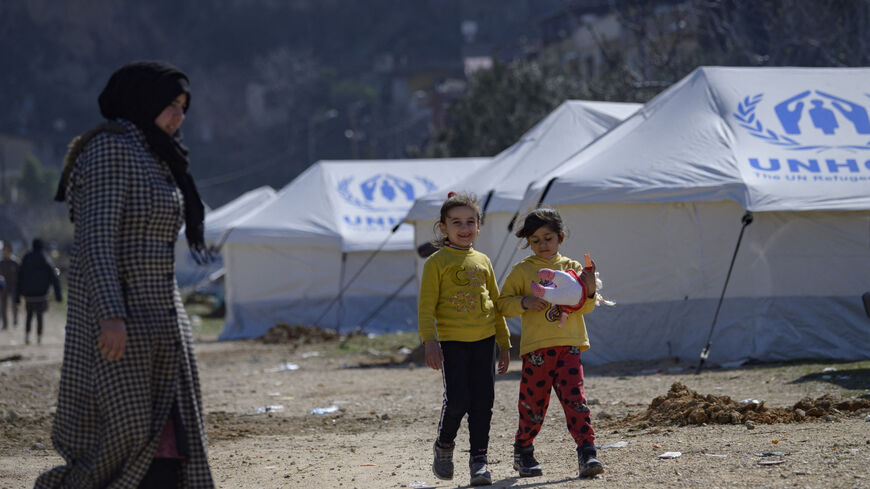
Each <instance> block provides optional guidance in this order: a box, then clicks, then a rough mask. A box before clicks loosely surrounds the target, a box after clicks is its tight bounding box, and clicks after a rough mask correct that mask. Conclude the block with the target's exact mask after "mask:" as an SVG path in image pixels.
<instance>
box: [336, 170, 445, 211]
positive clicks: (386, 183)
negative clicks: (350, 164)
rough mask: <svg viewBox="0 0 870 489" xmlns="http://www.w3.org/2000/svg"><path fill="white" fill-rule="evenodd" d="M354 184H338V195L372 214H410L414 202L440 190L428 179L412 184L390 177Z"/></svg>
mask: <svg viewBox="0 0 870 489" xmlns="http://www.w3.org/2000/svg"><path fill="white" fill-rule="evenodd" d="M354 180H355V177H347V178H343V179H342V180H341V181H340V182H339V183H338V194H339V195H341V197H342V198H343V199H344V200H346V201H347V202H348V203H350V204H353V205H355V206H357V207H360V208H363V209H367V210H370V211H391V210H406V209H407V208H408V207H409V205H410V204H411V203H413V202H414V199H416V198H417V197H419V196H420V195H423V194H425V193H428V192H430V191H432V190H435V189H436V188H437V186H436V185H435V184H434V183H433V182H432V181H431V180H429V179H428V178H425V177H419V176H418V177H413V179H411V180H409V179H405V178H401V177H397V176H395V175H390V174H388V173H378V174H377V175H374V176H371V177H369V178H366V179H365V180H362V181H360V182H354Z"/></svg>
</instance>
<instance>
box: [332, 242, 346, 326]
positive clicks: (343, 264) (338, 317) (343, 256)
mask: <svg viewBox="0 0 870 489" xmlns="http://www.w3.org/2000/svg"><path fill="white" fill-rule="evenodd" d="M345 271H347V253H346V252H342V253H341V271H339V273H338V283H339V286H341V285H342V284H344V272H345ZM341 298H342V293H341V292H339V293H338V312H337V313H336V315H335V331H336V332H341V309H342V307H341V306H342V300H341Z"/></svg>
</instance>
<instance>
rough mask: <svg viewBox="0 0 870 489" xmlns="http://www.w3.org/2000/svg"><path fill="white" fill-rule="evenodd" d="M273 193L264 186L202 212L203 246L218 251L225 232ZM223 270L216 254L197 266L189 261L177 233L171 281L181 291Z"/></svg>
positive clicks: (184, 241) (266, 200) (193, 286)
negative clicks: (208, 260) (207, 261)
mask: <svg viewBox="0 0 870 489" xmlns="http://www.w3.org/2000/svg"><path fill="white" fill-rule="evenodd" d="M275 195H276V192H275V189H273V188H272V187H270V186H268V185H264V186H262V187H258V188H255V189H253V190H249V191H247V192H245V193H243V194H242V195H240V196H238V197H236V198H235V199H233V200H231V201H229V202H227V203H226V204H224V205H222V206H220V207H218V208H217V209H214V210H210V211H207V212H206V215H205V222H204V226H205V232H204V237H205V243H206V246H208V247H210V248H219V247H220V244H221V241H222V239H223V237H224V235H225V233H226V232H227V230H228V229H230V228H232V226H233V224H234V223H235V222H236V221H239V220H240V219H242V218H244V217H245V216H246V215H248V214H250V213H252V212H255V211H256V210H257V209H258V208H260V207H261V206H263V205H264V204H266V203H267V202H269V201H270V200H272V199H274V198H275ZM221 268H223V262H222V260H221V259H220V255H219V254H214V256H213V261H212V262H210V263H208V264H203V265H200V264H198V263H196V262H195V261H194V260H193V257H192V256H191V254H190V250H189V249H188V247H187V239H185V237H184V229H182V230H181V233H179V237H178V241H177V242H176V244H175V278H176V280H177V281H178V286H179V287H180V288H181V289H182V291H187V290H192V289H194V288H196V287H197V286H198V285H200V284H202V283H203V282H208V279H209V277H211V276H214V274H215V273H216V272H219V270H220V269H221Z"/></svg>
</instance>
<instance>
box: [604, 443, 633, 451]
mask: <svg viewBox="0 0 870 489" xmlns="http://www.w3.org/2000/svg"><path fill="white" fill-rule="evenodd" d="M627 446H628V442H627V441H618V442H616V443H611V444H610V445H604V446H603V447H598V448H599V449H600V450H604V449H605V448H622V447H627Z"/></svg>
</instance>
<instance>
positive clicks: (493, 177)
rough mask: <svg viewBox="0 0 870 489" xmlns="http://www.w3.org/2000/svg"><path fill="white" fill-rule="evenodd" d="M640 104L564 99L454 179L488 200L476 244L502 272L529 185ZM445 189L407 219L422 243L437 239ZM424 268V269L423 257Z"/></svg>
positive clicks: (424, 201)
mask: <svg viewBox="0 0 870 489" xmlns="http://www.w3.org/2000/svg"><path fill="white" fill-rule="evenodd" d="M640 107H641V104H632V103H621V102H595V101H586V100H568V101H566V102H563V103H562V104H561V105H559V106H558V107H557V108H556V109H554V110H553V112H551V113H550V114H549V115H547V117H545V118H544V119H542V120H541V121H540V122H538V123H537V124H536V125H535V126H534V127H533V128H531V129H529V131H528V132H526V133H525V134H524V135H523V136H522V137H521V138H520V140H519V141H517V142H516V143H514V144H513V145H512V146H510V147H509V148H507V149H505V150H504V151H502V152H501V153H499V154H498V155H496V156H495V157H493V159H492V161H491V162H490V163H489V164H487V165H484V166H483V167H482V168H480V169H478V170H477V171H469V172H467V173H466V174H465V175H464V176H463V177H462V178H460V179H459V180H458V181H457V182H456V183H455V184H454V188H453V190H457V191H465V192H472V193H474V194H475V195H477V196H478V198H479V199H480V200H481V204H482V205H485V222H484V226H483V227H482V228H481V233H480V236H479V237H478V238H477V240H475V243H474V246H475V248H476V249H478V250H480V251H482V252H484V253H486V254H487V255H488V256H489V257H490V259H491V260H492V261H493V268H494V269H495V271H496V274H497V275H501V274H503V272H504V270H505V269H506V268H507V267H508V266H509V265H510V264H509V263H508V257H509V255H510V250H504V249H503V244H504V243H505V242H506V238H507V237H508V234H509V233H508V229H507V227H508V224H509V223H510V221H511V219H513V217H514V215H515V214H516V213H517V211H519V210H520V205H521V203H522V200H523V196H524V194H525V192H526V190H527V189H528V186H529V184H530V183H531V182H533V181H534V180H535V179H537V178H540V177H541V176H542V175H544V174H546V173H547V172H549V171H550V170H552V169H553V168H555V167H556V166H558V164H559V163H561V162H562V161H564V160H565V159H566V158H568V157H569V156H571V155H572V154H574V153H576V152H577V151H579V150H580V149H582V148H583V147H585V146H586V145H588V144H589V143H591V142H592V141H594V140H595V139H596V138H597V137H599V136H601V135H602V134H604V133H605V132H607V131H609V130H610V129H611V128H612V127H614V126H616V125H617V124H619V123H620V122H621V121H622V120H623V119H625V118H627V117H628V116H630V115H631V114H633V113H634V112H636V111H637V110H638V109H639V108H640ZM442 194H443V192H434V193H429V194H427V195H424V196H421V197H420V198H418V199H417V200H416V201H415V202H414V205H413V207H412V208H411V210H410V211H409V212H408V215H407V216H406V217H405V221H406V222H409V223H413V224H414V227H415V240H416V242H417V244H418V245H420V244H422V243H424V242H425V241H427V240H430V239H432V224H433V222H434V221H435V220H437V219H438V212H439V209H440V207H441V203H442V202H443V201H444V198H445V196H444V195H442ZM511 243H513V241H511ZM500 250H501V251H502V252H503V253H499V251H500ZM505 251H506V252H505ZM419 267H420V269H421V270H422V260H421V262H420V263H419Z"/></svg>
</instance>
